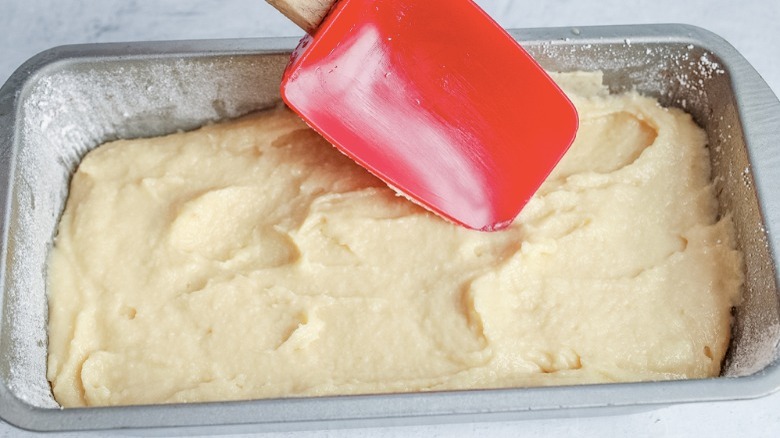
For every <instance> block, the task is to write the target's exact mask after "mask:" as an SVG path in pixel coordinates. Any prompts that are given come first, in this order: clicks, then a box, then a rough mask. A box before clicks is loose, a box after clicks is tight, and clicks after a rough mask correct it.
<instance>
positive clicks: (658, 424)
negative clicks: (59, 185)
mask: <svg viewBox="0 0 780 438" xmlns="http://www.w3.org/2000/svg"><path fill="white" fill-rule="evenodd" d="M421 1H424V0H421ZM477 2H478V3H479V4H480V5H482V7H483V8H484V9H485V10H486V11H487V12H488V13H489V14H491V15H492V16H493V17H494V18H495V19H496V20H497V21H498V22H499V23H500V24H501V25H503V26H504V27H507V28H523V27H548V26H587V25H602V24H635V23H672V22H673V23H688V24H694V25H697V26H701V27H704V28H706V29H709V30H711V31H713V32H715V33H717V34H719V35H720V36H722V37H724V38H725V39H726V40H728V41H729V42H730V43H731V44H732V45H734V46H735V47H736V48H737V50H739V51H740V52H741V53H742V54H743V55H744V56H745V57H746V58H747V60H748V61H749V62H750V63H751V64H753V66H754V67H755V68H756V70H758V72H759V73H760V74H761V75H762V76H763V77H764V79H766V81H767V82H768V83H769V85H770V87H771V88H772V89H773V90H774V91H775V93H776V94H780V24H779V23H780V1H778V0H742V1H739V2H737V1H728V0H709V1H708V0H688V1H686V0H634V1H631V0H601V1H599V0H557V1H555V0H553V1H539V2H530V1H512V0H477ZM0 29H2V36H0V83H4V82H5V80H6V79H8V77H9V76H10V75H11V73H12V72H13V71H14V69H16V68H17V67H18V66H20V65H21V64H22V63H23V62H24V61H25V60H27V59H28V58H30V57H31V56H33V55H34V54H36V53H38V52H40V51H42V50H45V49H48V48H51V47H54V46H58V45H62V44H72V43H94V42H111V41H144V40H172V39H203V38H243V37H263V36H290V35H300V34H301V31H300V30H298V29H297V28H296V27H295V26H293V25H292V24H290V23H288V22H286V21H285V20H284V19H283V17H281V16H280V15H279V14H278V13H276V12H275V11H274V10H273V9H271V8H270V7H269V6H267V5H266V4H265V2H264V1H262V0H222V1H220V0H165V1H152V0H146V1H143V0H101V1H90V0H59V1H56V2H55V1H47V0H0ZM778 129H780V126H779V127H778ZM520 434H528V435H542V436H569V435H572V434H574V435H583V436H653V437H655V436H691V435H696V436H755V437H760V436H766V437H770V436H772V437H776V436H780V392H777V393H775V394H772V395H769V396H766V397H763V398H759V399H755V400H746V401H736V402H718V403H696V404H687V405H677V406H671V407H665V408H660V409H655V410H649V411H647V412H643V413H636V414H627V415H616V416H607V417H584V418H582V417H580V418H562V419H550V420H532V421H517V422H498V423H473V424H444V425H437V426H414V427H395V428H374V429H352V430H336V431H320V432H314V433H310V434H305V436H320V437H326V436H327V437H331V436H339V437H341V436H345V437H358V436H367V435H368V436H381V437H385V436H399V435H400V436H413V437H414V436H417V437H429V436H442V437H444V436H446V437H451V436H452V437H456V436H474V435H477V436H501V437H503V436H517V435H520ZM0 436H34V434H31V433H28V432H22V431H20V430H18V429H14V428H12V427H11V426H9V425H7V424H4V423H2V422H1V421H0ZM68 436H83V434H82V435H76V434H73V435H68ZM95 436H97V435H95ZM100 436H105V434H101V435H100ZM266 436H289V437H298V436H304V433H284V434H278V435H276V434H269V435H266Z"/></svg>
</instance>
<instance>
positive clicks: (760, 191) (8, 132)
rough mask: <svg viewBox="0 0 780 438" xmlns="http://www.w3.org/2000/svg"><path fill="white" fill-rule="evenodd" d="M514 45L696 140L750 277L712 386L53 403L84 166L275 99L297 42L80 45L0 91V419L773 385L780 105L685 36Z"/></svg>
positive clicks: (417, 418) (712, 39)
mask: <svg viewBox="0 0 780 438" xmlns="http://www.w3.org/2000/svg"><path fill="white" fill-rule="evenodd" d="M512 34H513V35H514V36H515V37H516V38H517V39H518V40H519V41H521V42H522V44H523V45H524V46H525V47H526V48H528V49H529V50H530V51H531V53H532V54H533V55H534V56H535V57H536V58H537V59H538V60H539V61H540V62H541V64H542V65H543V66H544V67H545V68H547V69H549V70H554V71H572V70H597V69H598V70H603V71H604V78H605V82H606V83H607V84H608V86H609V87H610V89H611V90H612V91H614V92H621V91H625V90H630V89H636V90H638V91H640V92H642V93H645V94H648V95H652V96H655V97H658V98H659V99H660V100H661V102H662V103H663V104H664V105H669V106H678V107H682V108H684V109H686V110H688V111H689V112H691V113H692V114H693V116H694V117H695V119H696V121H697V122H698V123H699V124H700V125H701V126H702V127H703V128H704V129H705V130H706V131H707V134H708V135H709V144H710V149H711V157H712V171H713V178H714V180H715V181H716V184H717V192H718V196H719V200H720V206H721V213H722V214H732V215H733V217H734V221H735V223H736V228H737V234H738V236H737V237H738V244H739V246H740V248H741V249H742V250H743V251H744V252H745V262H746V270H747V283H746V285H745V290H744V296H745V297H744V300H743V303H742V304H741V306H740V307H738V308H737V309H736V310H735V325H734V336H733V342H732V345H731V348H730V352H729V354H728V357H727V359H726V362H725V364H724V371H723V376H722V377H719V378H714V379H705V380H686V381H666V382H647V383H631V384H604V385H588V386H576V387H575V386H562V387H549V388H525V389H524V388H515V389H499V390H472V391H451V392H437V393H413V394H391V395H366V396H344V397H321V398H298V399H276V400H259V401H245V402H229V403H203V404H192V405H165V406H131V407H117V408H88V409H66V410H62V409H59V407H58V406H57V404H56V403H55V402H54V400H53V399H52V397H51V392H50V389H49V386H48V383H47V381H46V377H45V368H46V287H45V286H46V279H45V263H46V255H47V252H48V250H49V248H50V245H51V240H52V236H53V234H54V232H55V227H56V224H57V220H58V217H59V215H60V213H61V211H62V209H63V205H64V201H65V198H66V195H67V184H68V180H69V177H70V175H71V174H72V172H73V170H74V168H75V167H76V165H77V163H78V162H79V160H80V158H81V157H82V156H83V155H84V154H85V153H86V152H87V151H89V150H90V149H92V148H94V147H96V146H97V145H99V144H101V143H103V142H105V141H108V140H113V139H116V138H129V137H139V136H152V135H159V134H165V133H170V132H173V131H176V130H180V129H191V128H195V127H197V126H199V125H202V124H204V123H207V122H210V121H213V120H218V119H224V118H228V117H234V116H238V115H241V114H244V113H247V112H250V111H253V110H258V109H262V108H265V107H268V106H270V105H272V104H274V102H276V101H277V100H278V84H279V80H280V77H281V73H282V70H283V69H284V66H285V64H286V62H287V59H288V56H289V52H290V51H291V50H292V49H293V48H294V46H295V45H296V43H297V41H296V40H294V39H249V40H224V41H192V42H162V43H131V44H102V45H82V46H67V47H59V48H55V49H51V50H49V51H47V52H44V53H42V54H40V55H38V56H36V57H34V58H32V59H31V60H30V61H28V62H27V63H26V64H24V65H23V66H22V67H20V68H19V70H17V71H16V73H14V75H13V76H12V77H11V78H10V79H9V80H8V82H7V83H6V84H5V85H4V86H3V88H2V89H0V206H1V208H2V215H0V218H1V219H0V221H2V223H1V225H2V226H1V227H0V232H1V235H0V237H1V241H0V243H1V244H2V252H1V253H0V254H1V256H2V261H1V263H0V287H2V290H0V300H1V301H0V312H2V313H1V315H0V316H1V318H0V417H2V419H3V420H5V421H6V422H8V423H11V424H13V425H16V426H18V427H22V428H27V429H34V430H42V431H48V430H85V429H110V428H165V427H178V428H179V429H178V430H179V431H181V432H182V433H191V432H193V431H195V430H196V429H197V431H198V432H207V431H209V430H210V429H215V430H217V429H216V428H219V429H218V430H219V431H220V432H226V431H231V430H232V431H247V430H272V429H293V428H319V427H345V426H361V425H369V424H371V425H377V424H404V423H406V424H409V423H426V422H434V421H471V420H477V419H515V418H528V417H533V418H540V417H549V416H564V415H566V416H569V415H581V414H592V413H614V412H624V411H625V410H627V409H628V408H633V409H646V408H647V407H648V406H652V405H664V404H671V403H680V402H691V401H703V400H728V399H742V398H750V397H758V396H761V395H765V394H768V393H770V392H772V391H774V390H776V389H777V388H778V387H780V366H779V365H780V364H779V363H778V340H779V339H780V304H779V302H778V288H777V284H778V271H777V266H776V264H775V262H774V259H773V254H775V253H776V251H777V249H778V246H779V245H780V237H778V236H780V195H778V193H777V192H776V188H777V187H780V158H778V157H780V153H778V152H780V149H778V147H779V145H780V129H779V128H780V103H779V102H778V100H777V98H776V97H775V96H774V95H773V94H772V92H771V90H770V89H769V87H768V86H767V85H766V83H765V82H764V81H763V80H762V79H761V77H760V76H759V75H758V74H757V73H756V71H755V70H754V69H753V68H752V67H750V65H748V63H747V62H746V61H745V59H744V58H743V57H742V56H741V55H739V53H737V52H736V50H735V49H734V48H732V47H731V46H730V45H729V44H728V43H726V42H725V41H723V40H722V39H721V38H719V37H717V36H715V35H713V34H712V33H709V32H707V31H705V30H702V29H699V28H694V27H690V26H684V25H651V26H621V27H593V28H581V29H570V28H566V29H537V30H517V31H512ZM486 50H489V48H486ZM258 372H262V371H261V370H258ZM226 426H231V427H232V429H225V427H226Z"/></svg>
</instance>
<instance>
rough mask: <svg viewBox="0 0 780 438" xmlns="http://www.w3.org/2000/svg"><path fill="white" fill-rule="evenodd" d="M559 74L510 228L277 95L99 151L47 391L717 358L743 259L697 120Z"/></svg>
mask: <svg viewBox="0 0 780 438" xmlns="http://www.w3.org/2000/svg"><path fill="white" fill-rule="evenodd" d="M556 78H557V80H558V81H559V82H560V83H561V84H562V86H563V87H564V88H565V89H566V90H567V92H568V93H569V95H570V96H571V97H572V100H573V101H574V103H575V105H576V106H577V108H578V110H579V113H580V116H581V128H580V131H579V134H578V138H577V140H576V142H575V143H574V146H573V147H572V149H571V151H570V152H569V153H568V154H567V155H566V157H565V158H564V160H563V162H562V163H561V164H560V165H559V166H558V167H557V168H556V170H555V172H554V173H553V174H552V175H551V176H550V177H549V178H548V180H547V181H546V182H545V183H544V185H543V186H542V188H541V190H540V191H539V192H538V194H537V195H536V196H535V197H534V198H533V199H532V200H531V202H530V203H529V204H528V205H527V207H526V208H525V209H524V210H523V212H522V214H521V215H520V216H519V218H518V219H517V220H516V221H515V223H514V224H513V225H512V226H511V227H510V228H509V229H508V230H506V231H502V232H495V233H484V232H478V231H470V230H467V229H464V228H461V227H459V226H456V225H452V224H450V223H447V222H445V221H444V220H442V219H440V218H438V217H437V216H434V215H433V214H431V213H428V212H426V211H424V210H422V209H421V208H419V207H417V206H415V205H413V204H412V203H410V202H408V201H407V200H405V199H404V198H402V197H399V196H396V195H395V194H394V193H393V192H392V191H391V190H390V189H388V188H387V187H386V186H384V184H382V183H381V182H380V181H379V180H377V179H375V178H374V177H373V176H371V175H369V174H368V173H367V172H366V171H364V170H363V169H361V168H359V167H358V166H357V165H355V164H354V163H352V162H351V161H350V160H349V159H347V158H346V157H344V156H342V155H341V154H340V153H339V152H337V151H336V150H335V149H334V148H333V147H331V146H330V145H328V144H327V143H326V142H325V141H324V140H322V139H321V138H320V137H319V136H318V135H317V134H315V133H314V132H312V131H311V130H309V129H308V128H307V127H306V126H305V124H304V123H303V122H301V121H300V120H299V119H298V118H297V117H296V116H295V115H293V114H292V113H290V112H289V111H287V110H284V109H279V110H273V111H268V112H264V113H261V114H257V115H252V116H249V117H245V118H243V119H240V120H237V121H232V122H227V123H223V124H217V125H212V126H206V127H204V128H201V129H199V130H197V131H194V132H188V133H179V134H174V135H170V136H167V137H161V138H153V139H140V140H130V141H116V142H112V143H109V144H106V145H103V146H101V147H99V148H97V149H95V150H94V151H92V152H91V153H89V154H88V155H87V156H86V157H85V158H84V160H83V162H82V163H81V165H80V166H79V168H78V171H77V172H76V174H75V175H74V177H73V180H72V183H71V188H70V197H69V199H68V201H67V206H66V208H65V212H64V214H63V216H62V219H61V222H60V225H59V231H58V235H57V238H56V242H55V245H54V249H53V251H52V253H51V257H50V265H49V277H48V278H49V288H50V290H49V296H50V301H49V305H50V309H49V362H48V378H49V380H50V381H51V384H52V388H53V392H54V395H55V398H56V400H57V401H58V402H59V403H60V404H61V405H62V406H64V407H71V406H96V405H121V404H143V403H169V402H195V401H206V400H235V399H251V398H263V397H284V396H304V395H325V394H352V393H380V392H398V391H427V390H442V389H456V388H488V387H509V386H528V385H567V384H576V383H594V382H616V381H637V380H656V379H681V378H700V377H708V376H717V375H718V374H719V371H720V365H721V361H722V359H723V357H724V354H725V352H726V348H727V346H728V343H729V331H730V319H731V316H730V310H731V308H732V306H734V305H736V304H737V302H738V298H739V290H740V287H741V283H742V261H741V255H740V253H739V252H738V251H736V250H735V248H734V238H733V226H732V223H731V220H730V219H729V218H728V217H725V218H722V219H720V220H719V219H718V217H717V205H716V200H715V196H714V194H713V188H712V185H711V183H710V179H709V177H710V169H709V157H708V151H707V149H706V147H705V143H706V136H705V134H704V132H703V131H702V130H701V129H699V128H698V127H697V126H696V125H695V124H694V122H693V121H692V120H691V117H690V116H689V115H687V114H685V113H684V112H682V111H680V110H677V109H666V108H662V107H661V106H659V104H658V103H657V102H656V101H655V100H653V99H650V98H646V97H642V96H639V95H638V94H636V93H628V94H624V95H619V96H611V95H608V94H607V93H606V91H605V90H604V88H603V87H601V77H600V75H599V74H596V73H588V74H585V73H577V74H568V75H562V76H557V77H556ZM399 129H403V127H399Z"/></svg>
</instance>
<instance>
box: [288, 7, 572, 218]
mask: <svg viewBox="0 0 780 438" xmlns="http://www.w3.org/2000/svg"><path fill="white" fill-rule="evenodd" d="M281 89H282V97H283V98H284V100H285V102H286V103H287V104H288V106H290V107H291V108H292V109H293V110H294V111H296V112H297V113H298V114H299V115H300V116H301V117H302V118H303V119H304V120H305V121H306V122H307V123H308V124H309V125H310V126H312V127H313V128H314V129H315V130H317V131H318V132H319V133H320V134H322V135H323V136H324V137H325V138H326V139H328V140H329V141H330V142H331V143H333V144H334V145H335V146H336V147H337V148H339V149H340V150H341V151H342V152H343V153H345V154H346V155H348V156H349V157H351V158H352V159H354V160H355V161H356V162H358V163H359V164H361V165H362V166H364V167H365V168H366V169H368V170H369V171H370V172H372V173H373V174H375V175H377V176H378V177H380V178H381V179H383V180H384V181H385V182H386V183H388V185H390V186H391V187H394V188H395V189H396V190H398V191H400V192H402V193H403V194H405V195H406V196H408V197H409V198H411V199H412V200H414V201H416V202H418V203H419V204H421V205H423V206H425V207H426V208H428V209H430V210H432V211H434V212H436V213H438V214H439V215H441V216H443V217H445V218H447V219H450V220H452V221H454V222H456V223H459V224H462V225H464V226H466V227H469V228H473V229H479V230H498V229H501V228H504V227H506V226H507V225H508V224H509V223H511V221H512V220H513V219H514V218H515V217H516V216H517V215H518V214H519V212H520V210H521V209H522V208H523V206H525V204H526V203H527V202H528V201H529V200H530V198H531V197H532V196H533V194H534V193H535V192H536V190H537V189H538V188H539V186H540V185H541V184H542V182H543V181H544V179H545V178H546V177H547V176H548V174H549V173H550V172H551V171H552V169H553V167H554V166H555V165H556V164H557V163H558V161H559V160H560V159H561V157H562V156H563V154H564V153H565V152H566V150H567V149H568V148H569V146H570V145H571V143H572V141H573V140H574V136H575V134H576V130H577V124H578V119H577V113H576V110H575V109H574V106H573V105H572V104H571V102H570V101H569V100H568V98H567V97H566V96H565V95H564V93H563V92H562V91H561V90H560V89H559V88H558V87H557V86H556V85H555V83H554V82H553V81H552V79H550V77H549V76H548V75H547V74H546V73H545V72H544V70H543V69H542V68H541V67H540V66H539V65H538V64H537V63H536V61H534V59H533V58H532V57H531V56H530V55H529V54H528V53H527V52H526V51H525V50H523V49H522V48H521V47H520V45H519V44H517V42H516V41H515V40H514V39H513V38H512V37H511V36H510V35H509V34H507V33H506V32H505V31H504V30H503V29H502V28H501V27H500V26H499V25H498V24H496V23H495V22H494V21H493V20H492V19H491V18H490V17H489V16H488V15H487V14H486V13H485V12H484V11H482V10H481V9H480V8H479V7H478V6H477V5H476V4H474V3H473V2H472V1H471V0H426V1H419V0H340V1H339V2H338V4H337V5H336V7H335V8H334V10H333V11H331V13H330V15H329V16H328V17H326V19H325V20H324V21H323V23H322V24H321V25H320V27H319V28H318V29H317V31H316V32H315V33H314V34H313V35H311V36H307V37H305V38H304V39H303V40H302V41H301V43H300V45H299V46H298V48H297V49H296V51H295V53H294V54H293V57H292V59H291V61H290V64H289V65H288V67H287V69H286V71H285V74H284V77H283V80H282V87H281Z"/></svg>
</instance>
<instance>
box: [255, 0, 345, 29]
mask: <svg viewBox="0 0 780 438" xmlns="http://www.w3.org/2000/svg"><path fill="white" fill-rule="evenodd" d="M265 1H267V2H268V3H270V4H271V6H273V7H275V8H276V9H277V10H278V11H279V12H281V13H282V14H284V15H285V16H286V17H287V18H289V19H290V20H291V21H292V22H293V23H295V24H297V25H298V27H300V28H301V29H303V30H305V31H306V33H309V34H311V33H314V31H315V30H317V27H318V26H319V25H320V23H321V22H322V19H323V18H325V15H327V13H328V11H329V10H330V7H331V6H333V4H334V3H336V1H337V0H265Z"/></svg>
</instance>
